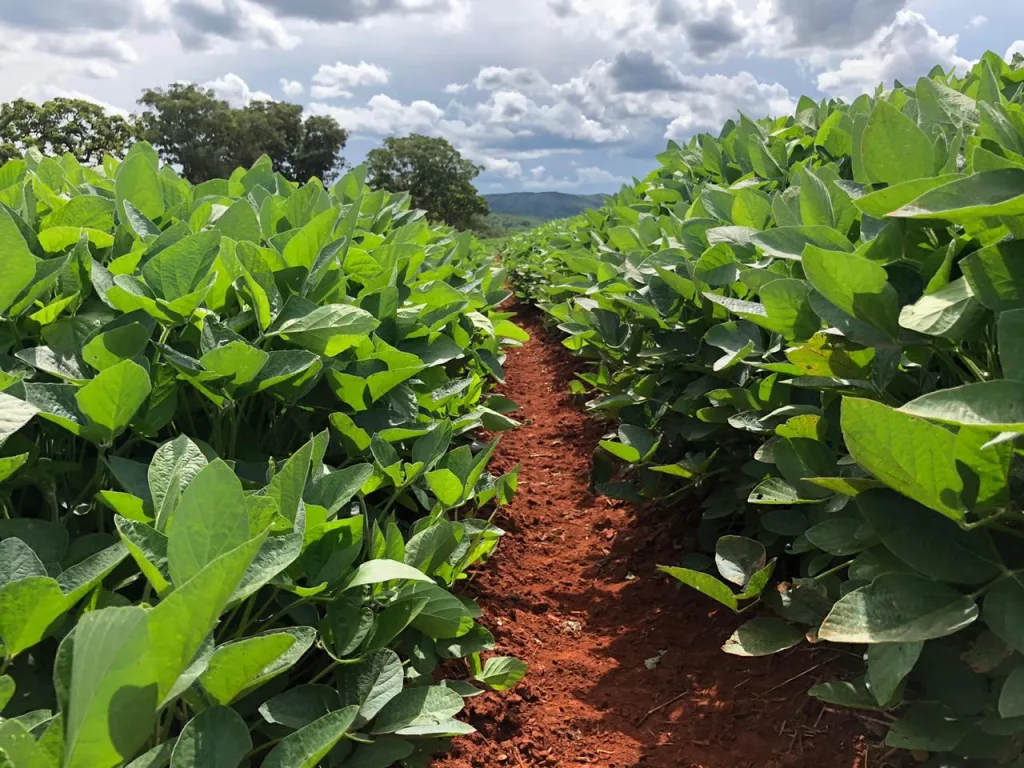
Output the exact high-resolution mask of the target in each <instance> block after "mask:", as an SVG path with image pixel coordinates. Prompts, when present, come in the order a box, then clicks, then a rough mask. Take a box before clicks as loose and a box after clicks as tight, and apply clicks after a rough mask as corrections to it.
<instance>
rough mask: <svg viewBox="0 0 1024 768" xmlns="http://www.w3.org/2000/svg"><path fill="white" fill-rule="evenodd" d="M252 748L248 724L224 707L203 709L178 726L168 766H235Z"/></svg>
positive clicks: (182, 767)
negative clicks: (178, 733) (178, 730)
mask: <svg viewBox="0 0 1024 768" xmlns="http://www.w3.org/2000/svg"><path fill="white" fill-rule="evenodd" d="M251 750H252V738H251V737H250V736H249V727H248V726H247V725H246V724H245V721H244V720H243V719H242V718H241V716H240V715H239V714H238V713H237V712H235V710H233V709H230V708H228V707H211V708H210V709H204V710H203V711H202V712H200V713H199V714H198V715H196V716H195V717H194V718H192V719H191V720H190V721H189V722H188V723H187V724H186V725H185V727H184V728H183V729H182V731H181V735H180V736H179V737H178V741H177V743H176V744H175V746H174V752H172V753H171V768H237V766H239V765H240V764H241V763H242V761H243V760H244V759H245V757H246V755H248V754H249V752H250V751H251Z"/></svg>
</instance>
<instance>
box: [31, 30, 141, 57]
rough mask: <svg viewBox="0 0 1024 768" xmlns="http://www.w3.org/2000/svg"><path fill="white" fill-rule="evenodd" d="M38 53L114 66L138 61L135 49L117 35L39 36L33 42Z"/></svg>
mask: <svg viewBox="0 0 1024 768" xmlns="http://www.w3.org/2000/svg"><path fill="white" fill-rule="evenodd" d="M35 47H36V49H37V50H38V51H41V52H44V53H52V54H54V55H56V56H65V57H68V58H76V59H103V60H105V61H110V62H114V63H116V64H134V63H135V62H137V61H138V60H139V55H138V54H137V53H136V52H135V49H134V48H132V47H131V45H129V44H128V43H126V42H125V41H124V40H121V39H119V38H118V37H117V35H110V34H103V33H97V32H83V33H80V34H69V35H61V34H52V35H40V36H39V38H37V40H36V42H35Z"/></svg>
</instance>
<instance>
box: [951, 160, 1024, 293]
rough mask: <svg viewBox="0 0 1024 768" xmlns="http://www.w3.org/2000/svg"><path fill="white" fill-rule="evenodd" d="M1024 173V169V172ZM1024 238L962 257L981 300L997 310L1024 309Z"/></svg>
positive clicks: (966, 276) (969, 277)
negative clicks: (1023, 239)
mask: <svg viewBox="0 0 1024 768" xmlns="http://www.w3.org/2000/svg"><path fill="white" fill-rule="evenodd" d="M1022 173H1024V172H1022ZM1022 261H1024V241H1020V240H1012V241H1010V242H1005V243H998V244H996V245H991V246H989V247H988V248H982V249H981V250H979V251H975V252H974V253H972V254H969V255H968V256H965V257H964V258H963V259H961V260H960V268H961V269H962V270H963V273H964V279H966V281H967V283H968V284H969V285H970V287H971V290H972V291H973V292H974V295H975V296H976V297H977V300H978V301H980V302H981V303H982V304H984V305H985V306H986V307H987V308H989V309H991V310H994V311H996V312H1006V311H1009V310H1014V309H1024V265H1022Z"/></svg>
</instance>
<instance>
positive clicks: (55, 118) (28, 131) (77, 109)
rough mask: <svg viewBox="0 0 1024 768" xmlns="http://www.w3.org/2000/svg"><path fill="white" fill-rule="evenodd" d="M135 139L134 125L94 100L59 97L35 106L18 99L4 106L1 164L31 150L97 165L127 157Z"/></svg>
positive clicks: (1, 112) (0, 120)
mask: <svg viewBox="0 0 1024 768" xmlns="http://www.w3.org/2000/svg"><path fill="white" fill-rule="evenodd" d="M133 138H134V126H133V125H132V123H131V122H129V121H128V120H126V119H125V118H123V117H121V116H120V115H111V114H108V113H107V112H106V110H104V109H103V107H100V106H98V105H97V104H93V103H92V102H91V101H83V100H82V99H66V98H58V99H51V100H50V101H47V102H44V103H42V104H35V103H33V102H31V101H26V100H25V99H16V100H14V101H11V102H7V103H6V104H2V105H0V162H6V161H7V160H10V159H12V158H14V157H21V155H22V153H23V152H25V151H26V150H27V149H29V148H30V147H31V148H34V149H36V150H39V151H40V152H43V153H45V154H51V155H63V154H65V153H67V154H70V155H71V156H72V157H74V158H75V159H76V160H78V161H79V162H80V163H95V162H98V161H99V160H100V159H102V157H103V155H108V154H110V155H123V154H124V153H125V152H126V151H127V150H128V147H129V146H130V145H131V143H132V140H133Z"/></svg>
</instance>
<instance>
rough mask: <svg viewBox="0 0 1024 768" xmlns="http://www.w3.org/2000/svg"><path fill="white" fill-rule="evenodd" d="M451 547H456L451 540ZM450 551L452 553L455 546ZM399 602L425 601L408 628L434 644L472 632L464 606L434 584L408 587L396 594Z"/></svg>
mask: <svg viewBox="0 0 1024 768" xmlns="http://www.w3.org/2000/svg"><path fill="white" fill-rule="evenodd" d="M410 543H411V542H410ZM452 544H453V545H454V544H455V542H454V540H453V541H452ZM451 549H454V546H452V547H451ZM428 571H429V569H428ZM398 599H399V600H411V601H414V602H419V601H421V600H426V601H427V602H426V604H425V605H424V606H423V608H422V609H420V611H419V612H418V613H417V615H416V618H415V619H413V620H412V622H411V624H412V626H413V627H415V628H416V629H418V630H419V631H420V632H422V633H423V634H425V635H427V637H430V638H432V639H434V640H441V639H445V638H452V637H460V636H462V635H464V634H466V632H468V631H469V630H470V629H472V628H473V617H472V615H471V614H470V613H469V611H468V610H467V608H466V606H465V604H464V603H463V602H462V601H461V600H459V598H457V597H456V596H455V595H453V594H452V593H450V592H448V591H447V590H446V589H443V588H441V587H439V586H437V585H435V584H425V583H420V582H417V583H415V584H409V585H408V586H406V587H405V588H403V589H402V591H401V592H400V593H399V597H398Z"/></svg>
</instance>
